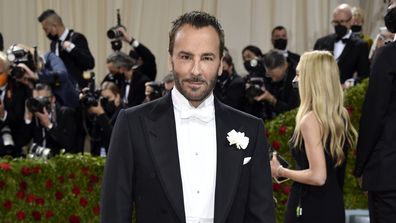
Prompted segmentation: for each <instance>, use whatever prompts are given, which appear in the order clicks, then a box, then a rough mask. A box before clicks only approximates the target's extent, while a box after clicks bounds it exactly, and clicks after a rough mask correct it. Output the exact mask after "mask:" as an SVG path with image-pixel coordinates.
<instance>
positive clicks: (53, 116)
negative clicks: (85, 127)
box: [25, 83, 76, 154]
mask: <svg viewBox="0 0 396 223" xmlns="http://www.w3.org/2000/svg"><path fill="white" fill-rule="evenodd" d="M33 99H34V100H35V102H36V103H33V102H32V99H29V100H28V102H26V105H27V111H26V112H25V122H26V124H28V125H30V126H31V127H30V128H31V132H30V136H31V137H32V138H33V143H35V144H37V145H39V146H42V147H47V148H50V149H51V151H52V153H53V154H57V153H59V152H60V150H61V149H65V151H66V152H72V151H73V150H74V148H73V142H74V137H75V135H76V120H75V116H76V115H75V111H74V110H73V109H72V108H68V107H64V106H60V105H57V104H56V98H55V96H54V95H53V93H52V90H51V87H50V86H49V85H47V84H44V83H38V84H36V85H35V87H34V89H33ZM37 102H39V103H37Z"/></svg>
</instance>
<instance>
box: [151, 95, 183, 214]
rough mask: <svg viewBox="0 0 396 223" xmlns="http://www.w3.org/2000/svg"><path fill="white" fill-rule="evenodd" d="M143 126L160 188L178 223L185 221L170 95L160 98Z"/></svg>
mask: <svg viewBox="0 0 396 223" xmlns="http://www.w3.org/2000/svg"><path fill="white" fill-rule="evenodd" d="M146 123H147V132H148V142H149V145H150V151H151V156H152V157H153V161H154V165H155V168H156V171H157V173H158V176H159V179H160V181H161V184H162V187H163V189H164V191H165V193H166V195H167V197H168V199H169V201H170V203H171V205H172V207H173V209H174V210H175V212H176V214H177V216H178V217H179V218H180V222H185V219H186V218H185V213H184V201H183V187H182V181H181V173H180V164H179V154H178V149H177V138H176V125H175V117H174V112H173V106H172V99H171V94H168V95H166V96H164V97H163V98H161V99H160V103H159V104H158V105H157V106H156V107H155V108H154V109H153V110H152V111H151V112H150V113H149V114H148V118H146Z"/></svg>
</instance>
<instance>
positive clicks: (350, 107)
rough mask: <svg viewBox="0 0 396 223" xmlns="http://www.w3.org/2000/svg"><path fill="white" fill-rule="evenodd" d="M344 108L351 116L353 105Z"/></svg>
mask: <svg viewBox="0 0 396 223" xmlns="http://www.w3.org/2000/svg"><path fill="white" fill-rule="evenodd" d="M346 109H347V111H348V114H349V117H351V116H352V113H353V107H352V106H348V107H346Z"/></svg>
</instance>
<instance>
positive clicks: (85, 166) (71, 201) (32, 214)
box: [0, 154, 104, 223]
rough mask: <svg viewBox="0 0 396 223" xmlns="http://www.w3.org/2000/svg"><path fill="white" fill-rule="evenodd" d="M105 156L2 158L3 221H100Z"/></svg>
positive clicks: (0, 193)
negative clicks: (36, 158)
mask: <svg viewBox="0 0 396 223" xmlns="http://www.w3.org/2000/svg"><path fill="white" fill-rule="evenodd" d="M103 166H104V159H103V158H98V157H92V156H90V155H87V154H85V155H69V154H63V155H59V156H56V157H54V158H52V159H50V160H48V161H43V160H35V159H14V160H11V159H10V158H8V159H7V158H6V157H5V158H2V159H0V218H1V222H10V223H11V222H37V221H41V222H71V223H78V222H99V194H100V193H99V192H100V185H101V180H102V179H101V178H102V174H103Z"/></svg>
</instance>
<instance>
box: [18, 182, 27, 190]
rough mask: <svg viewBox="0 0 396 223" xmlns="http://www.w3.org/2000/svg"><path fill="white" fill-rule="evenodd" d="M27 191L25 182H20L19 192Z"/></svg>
mask: <svg viewBox="0 0 396 223" xmlns="http://www.w3.org/2000/svg"><path fill="white" fill-rule="evenodd" d="M26 189H27V183H26V181H21V182H20V183H19V190H26Z"/></svg>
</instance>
